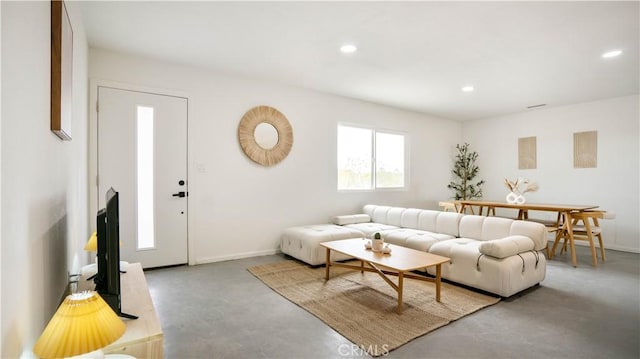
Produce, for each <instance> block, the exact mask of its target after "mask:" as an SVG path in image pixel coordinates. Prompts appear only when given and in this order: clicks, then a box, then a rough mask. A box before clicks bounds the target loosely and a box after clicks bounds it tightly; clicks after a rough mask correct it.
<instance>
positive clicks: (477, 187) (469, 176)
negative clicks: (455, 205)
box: [447, 143, 484, 200]
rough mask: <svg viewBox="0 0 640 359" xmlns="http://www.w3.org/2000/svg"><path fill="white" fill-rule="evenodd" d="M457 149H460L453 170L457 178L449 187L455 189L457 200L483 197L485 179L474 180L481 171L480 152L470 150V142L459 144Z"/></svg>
mask: <svg viewBox="0 0 640 359" xmlns="http://www.w3.org/2000/svg"><path fill="white" fill-rule="evenodd" d="M456 150H458V153H457V154H456V160H455V162H454V163H453V170H451V172H452V173H453V174H454V176H455V177H456V179H455V180H453V181H451V182H450V183H449V185H447V188H449V189H450V190H453V192H454V197H455V199H456V200H468V199H474V198H482V185H483V184H484V180H480V181H478V182H475V181H474V178H476V176H477V175H478V172H479V171H480V168H478V165H476V160H477V159H478V153H477V152H475V151H470V150H469V144H468V143H465V144H463V145H460V144H457V145H456Z"/></svg>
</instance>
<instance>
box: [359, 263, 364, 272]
mask: <svg viewBox="0 0 640 359" xmlns="http://www.w3.org/2000/svg"><path fill="white" fill-rule="evenodd" d="M360 268H361V269H360V274H364V261H360Z"/></svg>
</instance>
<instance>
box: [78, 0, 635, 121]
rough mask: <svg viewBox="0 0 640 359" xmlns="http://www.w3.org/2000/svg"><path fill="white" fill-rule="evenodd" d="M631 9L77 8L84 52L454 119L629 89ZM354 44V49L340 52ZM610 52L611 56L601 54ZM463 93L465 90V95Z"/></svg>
mask: <svg viewBox="0 0 640 359" xmlns="http://www.w3.org/2000/svg"><path fill="white" fill-rule="evenodd" d="M638 5H639V2H637V1H634V2H251V3H249V2H115V1H114V2H84V3H82V5H81V7H82V12H83V17H84V25H85V28H86V30H87V34H88V39H89V44H90V46H92V47H100V48H106V49H113V50H118V51H123V52H127V53H134V54H139V55H143V56H147V57H152V58H158V59H163V60H166V61H171V62H176V63H183V64H187V65H192V66H198V67H204V68H209V69H213V70H215V71H222V72H226V73H231V74H238V75H242V76H251V77H255V78H260V79H265V80H270V81H277V82H281V83H286V84H290V85H294V86H301V87H305V88H309V89H315V90H319V91H323V92H328V93H333V94H337V95H341V96H347V97H351V98H357V99H362V100H366V101H370V102H375V103H380V104H384V105H389V106H394V107H399V108H404V109H408V110H412V111H418V112H422V113H427V114H431V115H436V116H441V117H445V118H449V119H456V120H473V119H480V118H486V117H494V116H499V115H504V114H508V113H513V112H520V111H525V110H526V107H527V106H531V105H537V104H547V105H548V106H557V105H563V104H571V103H578V102H585V101H592V100H597V99H602V98H609V97H617V96H624V95H630V94H637V93H638V92H639V67H640V66H639V60H638V57H639V56H638V54H639V52H640V49H639V32H640V29H639V23H640V21H639V17H640V15H639V14H640V13H639V6H638ZM345 43H353V44H355V45H356V46H357V47H358V51H357V52H356V53H354V54H351V55H345V54H342V53H340V51H339V47H340V46H341V45H342V44H345ZM612 49H621V50H623V54H622V55H621V56H619V57H617V58H613V59H603V58H601V57H600V55H601V54H602V53H603V52H605V51H608V50H612ZM467 84H472V85H473V86H474V87H475V91H474V92H471V93H464V92H462V91H461V90H460V89H461V87H462V86H464V85H467Z"/></svg>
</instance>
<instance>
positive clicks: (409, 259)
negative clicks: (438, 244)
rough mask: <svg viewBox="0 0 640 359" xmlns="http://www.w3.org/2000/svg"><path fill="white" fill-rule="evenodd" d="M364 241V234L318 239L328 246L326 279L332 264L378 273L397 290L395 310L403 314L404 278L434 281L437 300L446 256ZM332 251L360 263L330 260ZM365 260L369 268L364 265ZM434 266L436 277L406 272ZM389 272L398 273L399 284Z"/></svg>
mask: <svg viewBox="0 0 640 359" xmlns="http://www.w3.org/2000/svg"><path fill="white" fill-rule="evenodd" d="M366 242H367V241H366V240H365V239H363V238H353V239H343V240H340V241H331V242H324V243H320V245H321V246H323V247H325V248H326V249H327V268H326V273H325V279H326V280H329V271H330V269H331V267H332V266H335V267H343V268H350V269H354V270H359V271H360V272H361V273H364V271H367V272H375V273H378V274H379V275H380V277H382V279H384V280H385V282H387V283H388V284H389V285H390V286H391V287H392V288H393V289H395V290H396V292H398V309H397V311H398V314H402V288H403V280H404V278H413V279H419V280H424V281H427V282H434V283H435V284H436V301H438V302H439V301H440V282H441V278H440V272H441V265H442V263H447V262H449V260H450V259H449V258H447V257H442V256H439V255H435V254H431V253H427V252H422V251H418V250H415V249H411V248H405V247H401V246H396V245H393V244H390V245H389V247H390V248H391V253H390V254H383V253H379V252H374V251H372V250H370V249H366V248H365V246H364V244H365V243H366ZM331 251H336V252H339V253H342V254H346V255H348V256H351V257H354V258H356V259H358V260H360V266H355V265H350V264H344V263H337V262H331ZM365 263H366V264H367V265H368V266H369V267H371V268H368V267H365V266H364V264H365ZM378 266H381V267H385V268H388V269H390V270H391V271H389V270H383V269H380V268H378ZM433 266H435V267H436V277H435V278H431V277H425V276H421V275H417V274H412V273H407V272H410V271H413V270H417V269H424V268H427V267H433ZM389 276H397V277H398V284H396V283H394V282H393V281H392V280H391V279H389Z"/></svg>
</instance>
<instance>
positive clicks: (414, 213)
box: [400, 208, 423, 229]
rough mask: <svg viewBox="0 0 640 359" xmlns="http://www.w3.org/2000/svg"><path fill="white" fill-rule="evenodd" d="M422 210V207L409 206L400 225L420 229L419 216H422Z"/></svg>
mask: <svg viewBox="0 0 640 359" xmlns="http://www.w3.org/2000/svg"><path fill="white" fill-rule="evenodd" d="M422 211H423V210H422V209H417V208H407V209H406V210H405V211H404V212H402V218H401V219H400V227H403V228H415V229H419V228H420V227H418V216H420V213H421V212H422Z"/></svg>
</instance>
